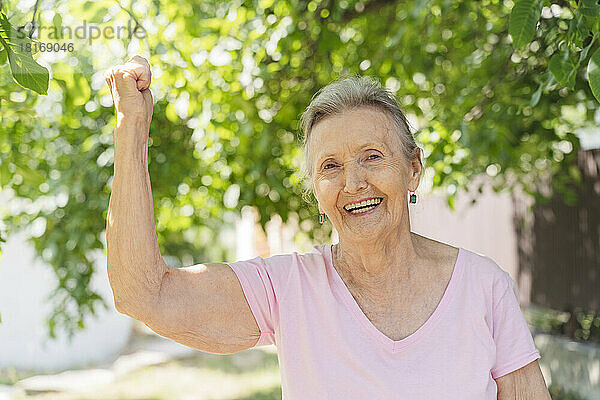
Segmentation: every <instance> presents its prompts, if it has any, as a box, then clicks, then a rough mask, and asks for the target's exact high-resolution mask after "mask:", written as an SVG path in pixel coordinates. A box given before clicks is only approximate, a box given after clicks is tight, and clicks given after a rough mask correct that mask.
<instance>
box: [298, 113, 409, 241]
mask: <svg viewBox="0 0 600 400" xmlns="http://www.w3.org/2000/svg"><path fill="white" fill-rule="evenodd" d="M395 129H396V127H395V125H394V123H393V120H392V119H391V117H389V116H388V115H387V114H386V113H384V112H382V111H380V110H378V109H375V108H372V107H360V108H356V109H353V110H351V111H346V112H344V113H342V114H336V115H332V116H328V117H326V118H324V119H323V120H321V121H319V122H318V123H317V124H316V125H315V126H314V127H313V129H312V132H311V137H310V142H309V143H308V145H309V146H310V147H309V149H310V153H311V154H312V166H311V167H312V175H313V177H314V179H313V182H314V183H313V193H314V195H315V197H316V198H317V200H318V202H319V208H320V210H321V212H324V213H325V214H327V216H328V217H329V219H330V220H331V222H332V223H333V225H334V226H335V228H336V230H337V231H338V233H339V235H340V238H345V239H348V240H350V241H356V240H364V238H365V237H371V238H372V237H380V236H381V235H385V234H386V233H387V232H393V231H397V230H398V228H399V227H401V225H402V222H403V220H404V219H405V218H408V215H407V214H406V211H405V210H406V209H407V193H408V190H411V191H414V190H416V188H417V186H418V183H419V178H420V175H421V164H420V163H419V160H413V161H412V162H410V161H408V160H407V159H406V157H405V156H404V153H403V151H402V150H403V149H402V143H401V141H400V138H399V136H398V133H397V132H395ZM367 199H375V200H370V201H368V202H367V206H368V205H369V203H370V202H373V203H375V204H371V206H370V207H365V208H364V209H363V210H360V212H357V211H355V212H352V211H348V209H349V208H352V207H354V206H357V204H356V203H357V202H358V203H360V202H362V201H363V200H367ZM373 205H374V207H373ZM404 222H406V221H404Z"/></svg>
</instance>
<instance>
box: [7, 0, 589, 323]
mask: <svg viewBox="0 0 600 400" xmlns="http://www.w3.org/2000/svg"><path fill="white" fill-rule="evenodd" d="M51 3H52V4H46V6H45V7H46V9H43V10H42V9H40V11H39V12H38V13H37V14H36V15H35V16H34V18H33V19H34V20H35V21H36V26H38V27H39V26H40V25H43V26H46V27H48V28H49V29H46V30H43V31H41V30H40V36H39V37H34V40H35V41H38V42H40V43H42V42H46V43H48V42H51V43H52V42H59V43H61V44H64V43H73V45H74V51H73V52H68V51H61V52H58V53H57V54H55V56H56V57H47V58H45V59H44V61H45V62H47V63H48V64H49V65H50V67H51V70H52V78H51V79H49V81H48V91H47V93H48V94H47V95H45V96H38V95H37V94H36V93H35V92H34V91H32V90H24V89H23V88H22V87H21V86H20V85H19V84H21V85H24V86H25V84H24V83H23V82H21V81H19V80H18V79H17V78H16V77H15V79H17V81H15V79H13V77H12V76H11V75H12V74H13V73H14V70H12V69H11V68H12V64H10V63H6V62H4V63H2V62H1V61H2V59H1V58H0V69H1V70H2V73H0V188H1V190H3V191H9V192H10V193H12V194H14V196H15V197H16V198H18V199H20V200H23V202H20V203H19V204H21V205H22V207H20V208H19V207H11V208H10V210H9V209H8V208H2V206H0V221H2V223H0V230H6V231H7V232H8V233H10V232H12V231H15V230H16V229H19V228H23V227H32V226H35V227H38V231H37V232H36V233H35V235H34V237H33V238H32V242H33V243H34V245H35V248H36V252H37V254H38V256H39V257H40V258H41V259H43V260H44V261H45V262H47V263H49V264H50V265H52V267H53V268H54V271H55V274H56V277H57V286H56V290H55V291H54V292H53V294H52V296H51V298H50V299H49V300H50V301H51V302H52V303H53V305H54V310H55V311H54V312H53V313H52V314H51V315H50V316H49V318H48V326H49V328H50V330H51V332H52V333H53V332H54V330H55V329H57V328H58V327H65V328H67V329H68V330H70V331H71V332H73V331H75V330H76V329H78V328H80V327H82V326H84V324H85V318H86V316H88V315H90V314H93V313H94V312H95V310H96V309H97V307H98V306H106V304H104V302H103V301H102V300H101V298H100V297H99V296H98V295H97V293H95V292H94V291H93V290H91V289H90V286H89V282H90V279H91V276H92V273H93V268H94V263H93V261H92V256H91V254H92V252H93V251H101V252H103V251H104V237H103V235H104V233H103V232H104V229H105V226H106V213H107V207H108V199H109V193H110V190H111V177H112V174H113V158H114V146H113V137H112V135H113V129H114V124H115V117H114V110H113V108H112V103H111V101H110V97H109V96H110V94H109V92H108V88H107V87H106V85H105V84H104V81H103V79H102V73H103V72H104V70H106V68H108V67H110V66H112V65H115V64H118V63H122V62H124V61H126V60H127V59H128V58H129V57H130V56H132V55H133V54H136V53H139V54H141V55H144V56H146V57H148V58H149V61H150V64H151V65H152V67H153V83H152V86H151V90H152V92H153V96H154V99H155V105H154V117H153V120H152V124H151V128H150V142H149V150H148V162H149V171H150V177H151V180H152V191H153V198H154V214H155V217H156V222H157V226H156V228H157V234H158V238H159V244H160V247H161V254H162V255H163V256H164V257H165V259H166V261H167V263H168V264H169V265H183V264H186V265H191V264H196V263H200V262H207V261H225V260H231V259H233V257H234V254H233V253H232V249H230V248H228V247H227V246H226V245H225V244H224V243H227V237H228V236H227V235H228V234H229V233H230V232H231V230H232V229H233V221H234V218H235V214H236V213H237V212H238V211H239V210H240V209H241V208H242V207H243V206H245V205H254V206H257V207H258V210H259V214H260V223H261V224H262V225H263V226H264V224H265V223H266V222H267V221H268V220H269V218H270V217H271V215H273V214H279V215H281V217H282V219H283V220H284V221H288V220H289V219H290V218H294V219H296V220H298V222H299V224H300V227H301V229H302V232H301V235H303V236H304V237H308V238H310V239H312V240H314V241H317V242H323V241H325V240H327V238H328V235H329V234H330V232H331V225H330V224H323V226H321V225H319V224H318V223H317V218H318V210H317V207H316V203H315V202H314V201H313V202H312V203H310V204H306V203H304V202H303V200H302V185H301V182H300V176H299V167H300V163H301V162H302V154H301V151H300V148H299V143H300V139H301V137H300V132H298V118H299V116H300V113H301V112H302V111H303V109H304V108H305V107H306V106H307V105H308V103H309V101H310V98H311V96H312V95H313V94H314V93H315V92H316V91H317V90H318V89H319V88H321V87H322V86H324V85H326V84H327V83H329V82H330V81H331V80H333V79H335V78H338V77H340V76H345V75H349V74H364V75H371V76H374V77H376V78H377V79H379V80H380V81H381V82H382V83H383V84H384V85H385V86H386V87H387V88H388V89H390V90H391V91H392V92H394V93H395V94H396V96H397V98H398V100H399V102H400V105H401V107H402V108H403V110H404V111H405V112H406V113H407V114H408V115H410V116H411V118H413V120H414V119H417V120H418V125H419V127H420V129H419V131H418V132H417V133H416V135H415V136H416V139H417V141H418V143H419V144H420V146H421V147H422V148H423V150H424V156H425V167H426V168H427V172H428V173H430V175H432V176H433V182H432V184H433V187H434V189H436V190H439V191H443V192H444V193H446V194H447V196H448V204H449V206H452V205H453V202H454V199H455V196H456V195H457V194H458V193H459V192H465V191H473V192H474V194H475V195H478V193H480V192H481V187H474V185H473V184H472V182H473V181H474V178H475V177H477V176H478V175H480V174H486V175H488V176H489V177H491V178H492V179H493V184H494V189H495V190H497V191H501V190H506V191H512V190H513V189H514V188H515V187H517V186H520V187H522V188H523V189H524V190H525V191H526V192H527V193H529V194H531V195H532V196H535V198H536V199H537V200H538V201H541V200H543V199H544V198H546V197H547V194H545V193H544V192H542V191H541V190H540V187H539V184H540V182H544V181H547V180H550V181H551V182H552V190H553V191H557V192H559V193H561V194H563V196H564V197H565V199H567V200H568V201H571V202H576V201H577V198H576V195H575V193H576V190H575V186H576V185H577V184H579V183H580V182H581V177H580V176H579V174H578V169H577V163H576V156H577V151H578V150H579V139H578V137H577V130H578V129H580V128H584V127H590V126H594V125H595V122H594V120H593V115H594V112H595V110H596V109H597V107H598V102H597V100H596V99H595V98H594V94H595V93H596V94H597V93H598V91H597V89H596V88H598V71H597V65H598V61H597V58H598V57H599V56H598V55H597V51H598V44H597V42H596V36H597V31H598V29H597V28H598V16H597V7H595V6H594V3H593V2H584V1H582V2H580V5H579V6H578V5H577V3H575V2H574V1H564V2H562V3H561V5H560V6H557V5H553V10H554V11H556V10H557V8H556V7H559V9H560V13H558V14H557V15H551V16H550V17H548V15H547V13H545V14H544V12H538V11H537V10H538V7H539V3H538V2H524V1H523V0H521V1H519V2H518V3H517V4H515V6H514V7H513V6H512V2H511V1H509V0H507V1H498V0H477V1H474V0H473V1H461V2H450V1H446V0H431V1H428V2H425V1H416V0H415V1H402V2H400V1H398V2H382V1H379V0H370V1H369V0H367V1H356V0H345V1H339V2H325V1H310V2H303V1H296V0H281V1H276V2H273V1H267V0H255V1H250V0H248V1H226V2H207V1H181V2H178V3H176V4H175V3H172V2H159V1H150V0H140V1H136V2H135V3H131V4H130V3H129V2H125V1H123V2H122V3H115V2H114V1H108V0H100V1H97V2H93V3H90V4H87V5H86V3H85V2H74V1H66V0H58V1H55V2H51ZM42 4H45V3H42ZM519 4H521V5H520V6H519V8H517V5H519ZM528 4H529V5H528ZM532 4H533V5H532ZM11 5H12V3H7V2H3V3H2V7H3V9H2V12H3V13H4V14H3V15H6V18H7V20H8V21H9V23H10V24H11V25H12V26H13V27H17V26H21V25H25V24H26V22H28V21H30V20H31V19H32V18H31V16H32V14H33V10H32V11H31V12H30V13H28V14H27V15H23V14H22V12H21V11H19V10H17V9H16V8H14V9H13V8H11ZM544 5H545V6H549V5H550V3H547V2H546V3H544ZM525 6H527V7H529V10H530V12H529V14H527V16H526V18H524V19H523V18H521V20H522V21H524V22H522V24H523V26H520V28H519V23H520V22H519V21H520V19H519V17H517V18H515V17H513V16H512V13H517V10H519V9H520V7H525ZM42 11H43V12H42ZM534 11H535V12H534ZM540 13H541V14H542V18H539V16H540ZM84 19H85V20H86V21H87V24H88V26H89V25H93V24H94V22H96V25H97V26H100V27H106V26H109V25H111V26H112V25H114V26H125V27H127V26H129V27H131V29H133V28H134V27H137V32H138V33H139V32H142V33H144V35H142V37H135V36H130V35H123V36H121V37H119V38H117V37H116V36H115V35H114V32H113V37H111V38H109V37H106V36H102V37H99V38H96V39H94V40H91V39H90V38H89V37H86V38H84V39H77V38H69V37H63V38H57V37H52V36H51V32H53V31H52V29H50V28H51V27H57V26H58V27H60V26H61V24H63V22H62V21H69V20H74V21H78V22H77V24H75V23H72V26H71V27H72V28H75V27H77V26H81V25H82V24H83V20H84ZM509 20H510V21H509ZM92 21H94V22H92ZM525 25H527V26H525ZM532 26H533V34H532V35H530V34H529V33H528V32H530V31H531V27H532ZM515 27H516V28H515ZM4 29H5V30H4V31H5V32H6V28H4ZM515 29H516V30H517V31H518V32H520V33H519V34H518V35H517V34H514V35H513V34H512V33H513V32H515ZM509 33H510V34H509ZM515 38H516V39H515ZM519 45H522V46H519ZM2 46H3V47H4V45H3V44H2ZM4 53H6V51H4V50H3V51H2V52H0V54H4ZM589 55H591V57H589V58H590V60H589V62H588V56H589ZM41 56H42V54H38V56H37V57H38V60H40V57H41ZM43 56H46V54H44V55H43ZM0 57H1V56H0ZM9 58H10V57H8V56H7V61H10V60H9ZM40 62H41V61H40ZM586 63H587V64H586ZM9 64H10V65H9ZM586 65H587V71H588V73H587V75H586V71H585V70H584V69H585V68H586ZM38 75H39V74H38ZM588 75H589V83H588V81H587V76H588ZM21 80H23V79H21ZM17 82H18V83H19V84H17ZM30 83H31V82H30ZM42 83H43V82H42ZM30 86H35V84H34V85H30ZM42 86H43V85H42ZM32 89H34V88H32ZM38 89H39V88H38ZM40 92H42V91H41V90H40ZM15 204H17V202H16V201H15ZM228 232H229V233H228ZM221 243H223V244H221Z"/></svg>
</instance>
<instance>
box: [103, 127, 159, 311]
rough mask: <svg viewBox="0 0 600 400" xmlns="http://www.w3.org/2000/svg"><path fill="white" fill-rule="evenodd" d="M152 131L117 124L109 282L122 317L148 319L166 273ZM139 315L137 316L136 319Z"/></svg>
mask: <svg viewBox="0 0 600 400" xmlns="http://www.w3.org/2000/svg"><path fill="white" fill-rule="evenodd" d="M147 154H148V127H147V124H145V123H143V122H138V121H135V120H127V119H126V118H118V119H117V126H116V127H115V158H114V160H115V161H114V177H113V181H112V194H111V196H110V201H109V206H108V218H107V226H106V242H107V268H108V278H109V282H110V285H111V287H112V290H113V294H114V297H115V303H116V305H117V307H118V308H119V309H120V311H122V312H125V313H127V314H128V315H131V316H132V317H134V318H137V319H142V318H146V316H145V315H142V314H145V313H147V312H148V311H149V310H148V307H150V306H149V304H151V303H152V302H153V301H154V299H155V298H156V296H157V295H158V292H159V291H160V285H161V281H162V276H163V275H164V272H165V270H166V269H167V266H166V264H165V263H164V261H163V259H162V256H161V255H160V249H159V246H158V239H157V235H156V227H155V224H154V205H153V202H152V190H151V186H150V175H149V173H148V162H147ZM132 314H135V315H132Z"/></svg>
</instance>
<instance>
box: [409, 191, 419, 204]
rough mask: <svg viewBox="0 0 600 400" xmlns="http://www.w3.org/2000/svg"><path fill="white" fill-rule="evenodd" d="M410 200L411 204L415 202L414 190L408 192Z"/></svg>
mask: <svg viewBox="0 0 600 400" xmlns="http://www.w3.org/2000/svg"><path fill="white" fill-rule="evenodd" d="M410 202H411V203H413V204H414V203H416V202H417V195H416V194H415V192H410Z"/></svg>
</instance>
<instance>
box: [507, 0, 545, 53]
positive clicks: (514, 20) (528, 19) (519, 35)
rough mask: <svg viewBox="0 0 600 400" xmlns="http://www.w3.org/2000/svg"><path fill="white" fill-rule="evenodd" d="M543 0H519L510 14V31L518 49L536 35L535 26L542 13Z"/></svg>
mask: <svg viewBox="0 0 600 400" xmlns="http://www.w3.org/2000/svg"><path fill="white" fill-rule="evenodd" d="M543 3H544V2H543V1H542V0H517V1H516V3H515V5H514V7H513V9H512V12H511V14H510V23H509V25H508V32H509V33H510V35H511V36H512V38H513V43H514V46H515V48H516V49H520V48H522V47H523V46H525V45H526V44H529V42H531V40H532V39H533V36H534V35H535V26H536V24H537V22H538V19H540V14H541V13H542V5H543Z"/></svg>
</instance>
